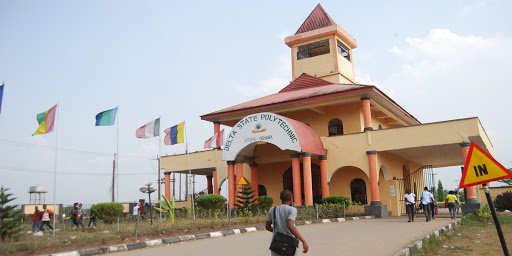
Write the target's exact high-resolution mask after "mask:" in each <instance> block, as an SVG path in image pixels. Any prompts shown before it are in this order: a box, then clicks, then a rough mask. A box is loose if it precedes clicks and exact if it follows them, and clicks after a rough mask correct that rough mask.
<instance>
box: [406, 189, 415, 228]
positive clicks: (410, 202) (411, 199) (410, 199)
mask: <svg viewBox="0 0 512 256" xmlns="http://www.w3.org/2000/svg"><path fill="white" fill-rule="evenodd" d="M404 199H405V209H406V211H407V216H408V217H409V221H408V222H414V206H415V205H416V195H415V194H414V193H411V190H410V189H406V190H405V195H404Z"/></svg>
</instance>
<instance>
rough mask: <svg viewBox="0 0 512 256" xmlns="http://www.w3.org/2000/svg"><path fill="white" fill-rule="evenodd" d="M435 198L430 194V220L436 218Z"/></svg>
mask: <svg viewBox="0 0 512 256" xmlns="http://www.w3.org/2000/svg"><path fill="white" fill-rule="evenodd" d="M436 208H437V204H436V198H435V197H434V194H432V198H431V199H430V210H431V211H432V219H435V218H436V210H437V209H436Z"/></svg>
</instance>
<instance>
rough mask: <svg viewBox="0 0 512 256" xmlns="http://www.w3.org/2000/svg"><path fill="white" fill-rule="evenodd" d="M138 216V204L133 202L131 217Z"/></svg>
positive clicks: (134, 218) (135, 218)
mask: <svg viewBox="0 0 512 256" xmlns="http://www.w3.org/2000/svg"><path fill="white" fill-rule="evenodd" d="M138 216H139V204H138V203H135V204H133V210H132V219H133V220H137V217H138Z"/></svg>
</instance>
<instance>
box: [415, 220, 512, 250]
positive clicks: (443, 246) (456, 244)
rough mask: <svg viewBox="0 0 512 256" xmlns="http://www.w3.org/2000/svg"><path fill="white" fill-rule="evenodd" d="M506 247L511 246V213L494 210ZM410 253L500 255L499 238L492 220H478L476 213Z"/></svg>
mask: <svg viewBox="0 0 512 256" xmlns="http://www.w3.org/2000/svg"><path fill="white" fill-rule="evenodd" d="M498 218H499V221H500V224H501V229H502V230H503V235H504V237H505V241H506V243H507V247H508V248H509V251H510V248H511V247H512V214H511V213H498ZM412 255H414V256H423V255H425V256H431V255H439V256H455V255H464V256H473V255H474V256H481V255H492V256H495V255H503V250H502V248H501V243H500V239H499V237H498V233H497V231H496V226H495V225H494V222H493V220H492V219H487V220H483V221H482V220H480V219H478V217H477V216H473V215H472V216H466V217H464V219H463V220H462V225H457V226H455V229H454V230H452V231H449V232H447V233H445V234H443V235H442V236H440V237H439V238H431V239H429V240H428V241H427V242H426V243H424V244H423V249H422V250H421V251H418V252H415V253H413V254H412Z"/></svg>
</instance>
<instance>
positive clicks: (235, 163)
mask: <svg viewBox="0 0 512 256" xmlns="http://www.w3.org/2000/svg"><path fill="white" fill-rule="evenodd" d="M285 44H286V45H287V46H289V47H290V50H291V63H292V81H291V82H290V83H289V84H288V85H283V89H282V90H280V91H279V92H277V93H275V94H271V95H268V96H265V97H261V98H258V99H255V100H251V101H248V102H244V103H241V104H238V105H235V106H231V107H227V108H224V109H221V110H218V111H215V112H212V113H209V114H206V115H203V116H201V119H202V120H205V121H208V122H211V123H212V124H213V129H212V130H213V134H217V133H218V132H219V131H220V127H221V124H222V125H224V126H228V127H231V131H229V132H227V133H226V135H225V141H224V144H223V147H222V148H217V149H212V150H207V151H201V152H194V153H190V154H189V155H188V156H187V155H173V156H166V157H162V159H161V167H162V168H163V169H165V172H164V173H165V184H166V186H165V193H166V194H167V196H170V194H171V191H172V188H171V187H172V186H173V183H172V182H171V175H172V174H173V173H188V172H191V173H192V174H195V175H204V176H206V178H207V181H208V188H209V189H208V193H217V194H218V193H219V190H220V189H219V188H220V186H222V184H223V183H224V182H227V183H228V186H227V187H228V201H229V206H230V207H231V208H233V207H234V202H235V194H236V192H237V191H239V190H240V189H241V188H240V185H237V184H238V180H240V178H241V177H245V178H246V179H247V180H249V181H250V184H251V186H253V188H254V189H255V191H257V193H259V194H263V193H264V194H267V195H269V196H271V197H273V198H274V201H275V203H277V201H278V200H276V199H278V198H279V193H280V191H282V190H283V189H290V190H291V191H292V192H293V194H294V204H295V205H298V206H300V205H305V206H311V205H314V204H315V203H318V202H319V201H320V200H321V199H322V198H325V197H327V196H346V197H349V198H350V199H351V200H352V201H353V202H358V203H361V204H363V205H367V211H368V213H369V214H375V215H377V216H386V215H394V216H397V215H400V214H403V213H404V211H405V209H404V206H403V205H404V202H403V194H404V190H405V189H410V190H411V191H412V192H414V193H416V194H419V193H420V192H421V191H422V190H423V189H422V188H423V187H424V186H429V187H430V186H431V185H433V184H430V183H433V179H432V175H431V174H432V168H436V167H447V166H457V165H463V164H464V160H465V157H466V155H467V151H468V149H469V142H470V141H473V142H475V143H477V144H478V145H480V146H481V147H482V148H484V149H486V150H487V151H489V152H490V153H491V154H492V144H491V142H490V140H489V138H488V136H487V134H486V133H485V130H484V129H483V126H482V124H481V123H480V120H479V119H478V118H477V117H473V118H465V119H458V120H446V121H440V122H435V123H425V124H422V123H421V122H420V121H418V120H417V119H416V118H415V117H414V116H412V115H411V114H410V113H408V112H407V111H406V110H405V109H403V108H402V107H401V106H400V105H398V104H397V103H396V102H395V101H393V99H391V98H390V97H388V96H387V95H386V94H385V93H383V92H382V91H380V90H379V89H378V88H377V87H376V86H373V85H362V84H357V83H356V81H355V78H354V65H353V62H354V55H353V52H352V50H353V49H354V48H356V47H357V42H356V40H355V39H354V38H353V37H352V36H351V35H350V34H349V33H348V32H346V31H345V30H344V29H343V28H341V27H340V26H339V25H338V24H336V23H335V22H334V20H333V19H332V18H331V17H330V16H329V15H328V14H327V13H326V12H325V10H324V9H323V8H322V7H321V6H320V5H317V6H316V7H315V8H314V10H313V11H312V12H311V14H310V15H309V16H308V17H307V18H306V20H305V21H304V22H303V24H302V25H301V26H300V27H299V29H298V30H297V32H296V33H295V34H294V35H292V36H289V37H286V38H285ZM466 193H467V198H468V207H469V208H478V207H479V201H478V197H477V192H476V188H474V187H473V188H470V189H467V192H466ZM469 208H468V209H467V210H468V211H469V210H470V209H469Z"/></svg>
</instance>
